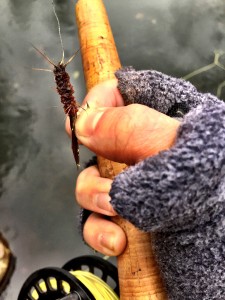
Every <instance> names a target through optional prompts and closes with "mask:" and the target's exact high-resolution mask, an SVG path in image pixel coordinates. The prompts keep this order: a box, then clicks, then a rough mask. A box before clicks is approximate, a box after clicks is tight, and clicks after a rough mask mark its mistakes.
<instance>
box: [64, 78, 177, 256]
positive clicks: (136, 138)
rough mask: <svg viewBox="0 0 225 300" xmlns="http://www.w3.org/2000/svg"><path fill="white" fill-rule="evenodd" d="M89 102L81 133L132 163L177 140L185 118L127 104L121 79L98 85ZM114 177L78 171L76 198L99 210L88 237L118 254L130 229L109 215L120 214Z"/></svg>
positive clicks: (97, 148) (102, 150) (94, 146)
mask: <svg viewBox="0 0 225 300" xmlns="http://www.w3.org/2000/svg"><path fill="white" fill-rule="evenodd" d="M86 102H88V104H89V106H90V109H87V111H86V112H85V111H84V112H83V113H82V114H81V116H80V117H79V118H78V120H77V122H76V134H77V137H78V139H79V140H80V142H81V143H82V144H84V145H85V146H87V147H88V148H89V149H91V150H92V151H94V152H95V153H96V154H97V155H102V156H104V157H105V158H108V159H111V160H114V161H118V162H124V163H126V164H128V165H131V164H135V163H137V162H139V161H141V160H143V159H145V158H146V157H149V156H152V155H155V154H157V153H158V152H159V151H160V150H165V149H168V148H170V147H171V146H172V145H173V143H174V140H175V138H176V131H177V128H178V126H179V122H178V121H176V120H174V119H172V118H170V117H168V116H166V115H164V114H161V113H159V112H157V111H155V110H153V109H151V108H148V107H146V106H143V105H140V104H133V105H129V106H125V107H124V106H123V99H122V97H121V95H120V93H119V91H118V90H117V81H116V80H112V81H107V82H104V83H102V84H100V85H98V86H96V87H94V88H93V89H92V90H91V91H90V92H89V93H88V95H87V96H86V98H85V100H84V103H86ZM67 130H69V129H68V126H67ZM111 183H112V180H110V179H107V178H101V177H100V174H99V172H98V169H97V167H96V166H93V167H90V168H87V169H85V170H84V171H82V172H81V173H80V175H79V177H78V180H77V184H76V199H77V201H78V203H79V204H80V205H81V207H83V208H86V209H88V210H91V211H93V212H94V213H93V214H91V215H90V216H89V218H88V219H87V221H86V223H85V225H84V231H83V235H84V239H85V241H86V242H87V243H88V244H89V245H90V246H91V247H93V248H94V249H96V250H97V251H99V252H102V253H104V254H106V255H118V254H120V253H121V252H122V251H123V250H124V248H125V245H126V236H125V233H124V232H123V231H122V229H121V228H120V227H119V226H118V225H116V224H114V223H113V222H111V221H109V220H106V219H105V218H104V216H105V215H107V216H113V215H116V212H115V211H114V210H113V208H112V206H111V205H110V198H109V195H108V193H109V190H110V187H111Z"/></svg>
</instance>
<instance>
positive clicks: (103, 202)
mask: <svg viewBox="0 0 225 300" xmlns="http://www.w3.org/2000/svg"><path fill="white" fill-rule="evenodd" d="M110 200H111V198H110V196H109V194H107V193H100V194H98V195H96V198H95V200H94V202H95V205H96V206H97V207H98V208H100V209H101V210H102V213H103V214H105V215H109V216H113V215H116V212H115V211H114V209H113V208H112V205H111V204H110Z"/></svg>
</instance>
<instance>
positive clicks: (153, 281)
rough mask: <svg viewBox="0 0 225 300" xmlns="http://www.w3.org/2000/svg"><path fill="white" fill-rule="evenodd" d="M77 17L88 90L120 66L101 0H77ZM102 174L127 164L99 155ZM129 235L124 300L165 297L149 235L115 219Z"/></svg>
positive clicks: (123, 262)
mask: <svg viewBox="0 0 225 300" xmlns="http://www.w3.org/2000/svg"><path fill="white" fill-rule="evenodd" d="M76 19H77V25H78V31H79V39H80V47H81V54H82V62H83V69H84V76H85V80H86V85H87V89H88V90H89V89H90V88H92V87H93V86H95V85H96V84H98V83H100V82H102V81H104V80H107V79H112V78H114V72H115V71H116V70H118V69H119V68H120V67H121V64H120V60H119V57H118V54H117V49H116V46H115V42H114V38H113V35H112V31H111V28H110V24H109V20H108V16H107V13H106V10H105V7H104V4H103V2H102V1H101V0H78V1H77V4H76ZM98 167H99V170H100V173H101V176H103V177H107V178H114V177H115V176H116V175H117V174H118V173H120V172H121V171H122V170H123V169H124V168H125V167H126V165H123V164H118V163H115V162H112V161H109V160H107V159H105V158H103V157H98ZM115 222H116V223H118V224H119V225H120V226H121V227H122V228H123V230H124V231H125V233H126V235H127V246H126V250H125V251H124V253H123V254H122V255H120V256H119V257H118V272H119V284H120V299H121V300H131V299H132V300H138V299H141V300H147V299H151V300H165V299H167V296H166V294H165V291H164V287H163V284H162V280H161V278H160V274H159V269H158V267H157V264H156V262H155V259H154V254H153V251H152V248H151V237H150V234H148V233H144V232H141V231H139V230H138V229H136V228H135V227H134V226H133V225H132V224H131V223H129V222H128V221H126V220H123V219H122V218H120V217H116V218H115Z"/></svg>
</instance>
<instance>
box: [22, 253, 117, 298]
mask: <svg viewBox="0 0 225 300" xmlns="http://www.w3.org/2000/svg"><path fill="white" fill-rule="evenodd" d="M118 295H119V283H118V272H117V268H116V267H115V266H114V265H112V264H111V263H110V262H108V261H106V260H104V259H103V258H100V257H96V256H89V255H88V256H80V257H77V258H74V259H72V260H70V261H68V262H67V263H66V264H65V265H64V266H63V267H62V268H43V269H40V270H38V271H36V272H34V273H33V274H31V275H30V276H29V277H28V279H27V280H26V281H25V283H24V284H23V286H22V288H21V291H20V293H19V296H18V298H17V300H95V299H98V300H100V299H103V300H114V299H115V300H116V299H119V297H118Z"/></svg>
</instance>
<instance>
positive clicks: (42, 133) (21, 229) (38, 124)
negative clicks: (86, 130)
mask: <svg viewBox="0 0 225 300" xmlns="http://www.w3.org/2000/svg"><path fill="white" fill-rule="evenodd" d="M55 3H56V10H57V12H58V16H59V19H60V22H61V27H62V35H63V41H64V46H65V50H66V57H70V56H71V55H72V54H73V53H74V51H75V50H76V49H77V48H78V47H79V45H78V38H77V28H76V24H75V20H74V14H73V7H74V3H75V1H70V0H66V1H59V0H58V1H56V0H55ZM105 4H106V7H107V10H108V14H109V17H110V21H111V25H112V28H113V32H114V36H115V40H116V43H117V46H118V51H119V55H120V58H121V61H122V64H123V65H133V66H134V67H136V68H137V69H148V68H154V69H157V70H160V71H163V72H166V73H168V74H171V75H175V76H184V75H185V74H187V73H189V72H191V71H193V70H194V69H196V68H199V67H202V66H204V65H207V64H209V63H211V62H212V61H213V51H214V50H215V49H221V50H225V5H224V2H223V1H222V0H208V1H206V0H204V1H203V0H199V1H194V0H191V1H190V0H182V1H175V0H174V1H172V0H161V1H155V0H153V1H147V0H139V1H134V0H123V1H119V0H114V1H110V0H105ZM30 43H33V44H34V45H35V46H36V47H38V48H41V49H43V50H45V51H46V53H47V54H48V55H49V57H51V58H52V59H53V60H55V61H59V60H60V58H61V51H60V43H59V37H58V32H57V24H56V20H55V17H54V14H53V10H52V7H51V1H46V0H30V1H25V0H20V1H18V0H1V2H0V196H1V199H0V231H2V232H3V233H4V235H5V236H6V237H7V239H8V240H9V242H10V245H11V247H12V250H13V252H14V253H15V255H16V257H17V265H16V271H15V273H14V275H13V277H12V280H11V283H10V285H9V287H8V289H7V291H6V293H4V295H3V296H2V298H1V299H7V300H10V299H16V296H17V295H18V292H19V289H20V287H21V286H22V283H23V282H24V280H25V279H26V278H27V277H28V276H29V274H30V273H31V272H33V271H34V270H36V269H39V268H41V267H46V266H61V265H63V264H64V263H65V262H66V261H67V260H69V259H71V258H73V257H75V256H79V255H82V254H84V253H85V254H87V253H91V251H90V250H89V249H88V247H86V246H84V245H83V242H82V240H81V237H80V236H79V233H78V230H77V220H76V216H77V214H78V211H79V209H78V207H77V206H76V205H75V204H74V196H73V193H74V192H73V191H74V185H75V180H76V176H77V170H76V167H75V165H74V161H73V157H72V153H71V149H70V141H69V139H68V138H67V136H66V134H65V131H64V120H65V116H64V113H63V110H62V107H61V105H60V102H59V97H58V95H57V94H56V92H55V90H54V86H55V85H54V79H53V76H52V74H51V73H47V72H40V71H33V70H32V67H38V68H48V66H47V64H46V62H45V61H44V60H43V59H42V58H41V57H40V56H38V55H37V54H36V53H35V51H34V49H33V48H32V46H31V44H30ZM221 62H223V57H221ZM68 70H69V71H70V74H72V82H73V84H74V86H75V89H76V97H77V98H78V99H80V100H82V99H83V97H84V95H85V86H84V80H83V74H82V66H81V60H80V58H79V57H78V58H76V59H75V60H74V61H73V62H72V63H71V65H70V66H69V68H68ZM224 79H225V71H224V70H222V69H219V68H214V69H212V70H211V71H209V72H207V73H202V74H201V75H199V76H196V77H195V78H193V82H194V83H195V84H196V85H197V86H198V88H199V89H201V90H203V91H211V92H214V93H215V92H216V89H217V87H218V85H219V84H220V83H221V82H222V81H223V80H224ZM223 94H224V95H225V93H223ZM223 94H222V95H223ZM90 155H91V154H90V153H89V152H88V151H86V150H84V149H82V150H81V159H82V162H84V161H86V160H87V159H88V157H90Z"/></svg>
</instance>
